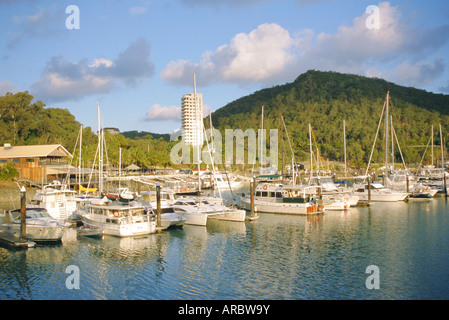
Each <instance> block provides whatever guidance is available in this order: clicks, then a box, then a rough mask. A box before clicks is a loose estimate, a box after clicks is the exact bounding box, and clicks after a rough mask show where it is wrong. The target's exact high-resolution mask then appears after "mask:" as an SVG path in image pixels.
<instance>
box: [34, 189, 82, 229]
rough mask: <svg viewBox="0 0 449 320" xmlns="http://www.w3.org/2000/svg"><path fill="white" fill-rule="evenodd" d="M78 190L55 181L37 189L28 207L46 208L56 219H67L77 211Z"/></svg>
mask: <svg viewBox="0 0 449 320" xmlns="http://www.w3.org/2000/svg"><path fill="white" fill-rule="evenodd" d="M75 194H76V192H75V191H73V190H69V189H67V187H66V185H63V184H61V182H59V181H53V183H51V184H48V185H46V186H44V187H43V188H42V190H37V191H36V194H35V195H34V197H33V198H32V199H31V202H30V204H27V206H28V207H35V208H45V209H46V210H47V211H48V213H49V214H50V216H52V217H53V218H55V219H61V220H66V219H69V218H71V216H72V214H73V213H74V212H75V211H76V209H77V206H76V200H75Z"/></svg>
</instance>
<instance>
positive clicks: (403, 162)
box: [391, 123, 407, 170]
mask: <svg viewBox="0 0 449 320" xmlns="http://www.w3.org/2000/svg"><path fill="white" fill-rule="evenodd" d="M391 129H392V131H393V135H394V137H395V139H396V143H397V145H398V148H399V153H400V154H401V159H402V164H403V165H404V169H405V170H407V166H406V165H405V160H404V156H403V155H402V151H401V146H400V145H399V141H398V136H397V135H396V130H395V129H394V127H393V123H391ZM393 169H394V168H393Z"/></svg>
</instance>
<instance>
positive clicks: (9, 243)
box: [0, 232, 36, 249]
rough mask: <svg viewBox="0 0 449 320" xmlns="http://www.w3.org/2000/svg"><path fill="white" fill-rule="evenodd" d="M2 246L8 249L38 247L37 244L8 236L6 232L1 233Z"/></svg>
mask: <svg viewBox="0 0 449 320" xmlns="http://www.w3.org/2000/svg"><path fill="white" fill-rule="evenodd" d="M0 244H1V245H2V246H5V247H7V248H13V249H28V248H33V247H35V246H36V243H35V242H33V241H29V240H25V241H20V239H19V238H17V237H15V236H12V235H9V234H6V233H4V232H0Z"/></svg>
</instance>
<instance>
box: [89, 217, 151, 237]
mask: <svg viewBox="0 0 449 320" xmlns="http://www.w3.org/2000/svg"><path fill="white" fill-rule="evenodd" d="M82 220H83V222H84V223H86V224H90V225H93V226H98V227H100V228H102V229H103V234H105V235H110V236H116V237H132V236H142V235H147V234H151V233H155V232H156V221H154V220H152V219H150V221H144V219H138V220H137V219H136V220H134V221H132V222H130V223H123V224H116V223H109V222H106V221H105V219H104V218H103V220H102V218H101V217H100V218H99V217H93V215H91V214H85V215H83V216H82ZM140 220H141V221H140Z"/></svg>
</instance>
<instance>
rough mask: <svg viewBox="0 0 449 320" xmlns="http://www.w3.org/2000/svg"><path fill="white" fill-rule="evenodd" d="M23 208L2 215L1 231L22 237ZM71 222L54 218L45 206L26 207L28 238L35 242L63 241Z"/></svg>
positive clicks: (0, 221) (0, 218)
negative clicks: (21, 218) (21, 216)
mask: <svg viewBox="0 0 449 320" xmlns="http://www.w3.org/2000/svg"><path fill="white" fill-rule="evenodd" d="M20 215H21V210H20V209H15V210H9V211H7V212H6V213H5V214H4V215H3V217H0V231H2V232H4V233H6V234H9V235H12V236H16V237H20V232H21V231H20V228H21V220H20ZM70 225H71V224H69V223H65V222H62V221H60V220H58V219H55V218H53V217H52V216H51V215H50V214H49V213H48V211H47V210H46V209H45V208H37V207H26V238H27V239H28V240H31V241H34V242H61V238H62V237H63V235H64V233H65V230H66V228H68V227H69V226H70Z"/></svg>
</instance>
